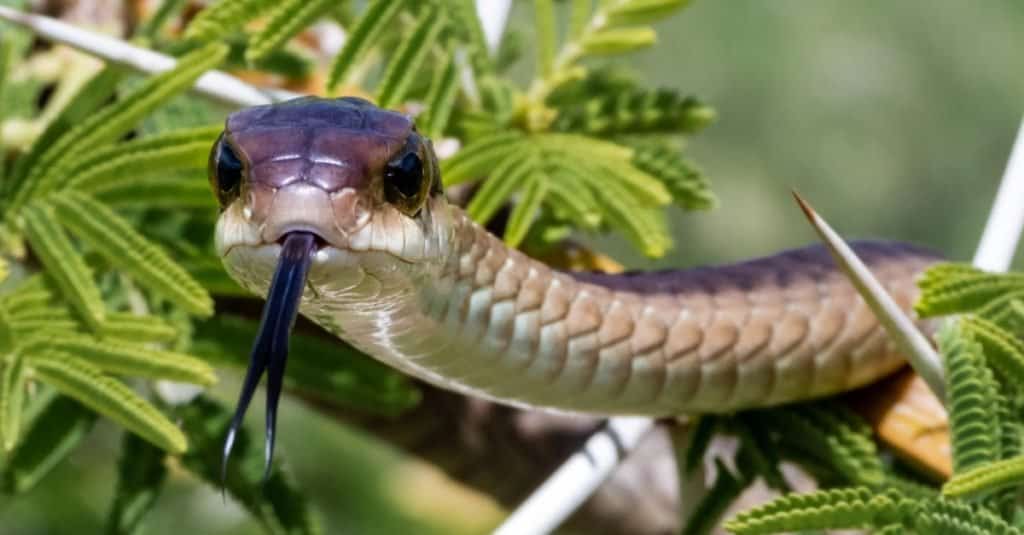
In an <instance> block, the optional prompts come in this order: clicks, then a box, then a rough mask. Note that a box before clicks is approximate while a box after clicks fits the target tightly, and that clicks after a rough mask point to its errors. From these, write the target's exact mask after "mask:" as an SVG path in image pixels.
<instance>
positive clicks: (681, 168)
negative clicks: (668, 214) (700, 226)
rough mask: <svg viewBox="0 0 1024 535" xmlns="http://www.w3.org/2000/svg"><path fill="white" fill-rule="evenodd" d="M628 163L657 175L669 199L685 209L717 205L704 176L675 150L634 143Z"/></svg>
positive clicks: (707, 208)
mask: <svg viewBox="0 0 1024 535" xmlns="http://www.w3.org/2000/svg"><path fill="white" fill-rule="evenodd" d="M634 147H635V150H636V152H635V154H634V156H633V160H632V164H633V165H634V166H636V167H637V169H640V170H641V171H644V172H646V173H648V174H649V175H651V176H653V177H655V178H657V179H658V180H660V181H661V183H662V184H664V185H665V187H666V188H668V191H669V193H670V194H671V195H672V199H673V201H674V202H675V203H676V204H677V205H679V206H681V207H683V208H685V209H687V210H709V209H712V208H714V207H715V206H717V205H718V199H716V198H715V195H714V193H712V192H711V188H710V185H709V184H708V181H707V178H706V177H704V175H702V174H701V173H700V171H698V170H697V169H696V168H695V167H694V166H693V165H692V164H691V163H690V162H689V161H687V160H685V159H684V158H683V157H682V156H681V155H680V154H679V151H678V150H675V149H672V148H671V147H669V146H667V145H665V144H659V143H644V144H637V145H635V146H634Z"/></svg>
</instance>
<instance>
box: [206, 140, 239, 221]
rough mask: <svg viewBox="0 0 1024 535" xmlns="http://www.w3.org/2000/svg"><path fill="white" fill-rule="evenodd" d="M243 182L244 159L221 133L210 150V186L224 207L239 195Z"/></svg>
mask: <svg viewBox="0 0 1024 535" xmlns="http://www.w3.org/2000/svg"><path fill="white" fill-rule="evenodd" d="M241 183H242V161H241V160H240V159H239V158H238V155H237V154H235V151H234V150H232V148H231V145H229V144H228V143H227V142H225V141H224V134H221V136H220V138H219V139H217V143H216V144H215V145H214V146H213V150H212V151H211V152H210V186H211V187H212V188H213V192H214V194H215V195H216V196H217V200H218V201H220V205H221V207H222V208H223V207H225V206H227V204H228V203H230V202H231V201H232V200H233V199H234V197H235V196H237V195H238V186H239V185H240V184H241Z"/></svg>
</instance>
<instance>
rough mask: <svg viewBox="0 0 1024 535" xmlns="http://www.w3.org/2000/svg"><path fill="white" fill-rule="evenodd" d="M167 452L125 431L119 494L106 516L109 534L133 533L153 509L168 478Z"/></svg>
mask: <svg viewBox="0 0 1024 535" xmlns="http://www.w3.org/2000/svg"><path fill="white" fill-rule="evenodd" d="M166 457H167V453H166V452H164V451H163V450H161V449H159V448H155V447H153V446H152V445H151V444H149V443H148V442H146V441H144V440H141V439H139V438H138V437H136V436H135V435H132V434H130V433H125V434H124V438H123V440H122V441H121V461H120V462H119V463H118V469H117V473H118V479H117V493H116V494H115V495H114V503H113V506H112V507H111V510H110V514H109V515H107V529H106V532H107V535H132V534H133V533H136V532H137V531H138V528H139V527H140V525H141V524H142V520H143V518H144V517H145V516H146V513H148V512H149V510H150V509H152V508H153V504H155V503H156V499H157V497H158V496H159V495H160V490H161V489H162V487H163V485H164V481H166V480H167V467H166V466H165V465H164V460H165V459H166Z"/></svg>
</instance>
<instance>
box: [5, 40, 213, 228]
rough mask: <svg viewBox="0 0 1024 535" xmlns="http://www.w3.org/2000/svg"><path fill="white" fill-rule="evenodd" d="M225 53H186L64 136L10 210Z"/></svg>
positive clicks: (43, 190)
mask: <svg viewBox="0 0 1024 535" xmlns="http://www.w3.org/2000/svg"><path fill="white" fill-rule="evenodd" d="M227 52H228V49H227V46H226V45H223V44H221V43H211V44H208V45H206V46H204V47H202V48H199V49H197V50H195V51H193V52H190V53H189V54H188V55H186V56H184V57H182V58H181V59H179V60H178V64H177V66H176V67H175V68H174V69H172V70H169V71H166V72H164V73H161V74H158V75H156V76H151V77H149V78H147V79H146V80H145V81H144V82H143V83H141V84H139V85H138V86H137V87H136V88H135V89H134V90H132V91H131V92H130V93H129V94H127V95H125V97H124V98H122V99H121V100H120V101H118V102H117V103H116V104H113V105H110V106H107V107H105V108H103V109H102V110H100V111H99V112H98V113H95V114H93V115H91V116H89V117H88V118H87V119H85V120H84V121H82V122H81V123H80V124H79V125H77V126H75V127H74V128H72V129H71V130H69V131H68V132H66V133H65V134H64V135H62V136H61V137H60V138H59V139H57V140H56V141H55V142H54V144H53V145H52V146H51V147H50V148H49V149H48V150H47V151H46V153H44V154H43V155H42V156H41V157H40V160H39V161H38V162H37V163H36V164H35V165H34V166H33V168H32V169H31V170H30V171H29V173H28V176H27V177H26V179H25V184H24V186H23V187H22V188H21V189H20V190H18V193H17V195H16V196H15V198H14V201H13V204H12V207H13V208H17V207H19V206H21V204H22V203H24V202H26V201H27V200H28V199H29V198H30V197H31V196H32V195H39V194H46V193H49V192H50V191H52V190H53V189H55V188H56V187H57V186H58V183H59V181H60V180H61V179H65V178H66V177H67V172H68V170H69V165H70V164H71V163H72V162H73V161H74V160H75V159H76V158H77V157H78V156H80V155H82V154H85V153H87V152H88V151H90V150H95V149H97V148H99V147H101V146H103V145H105V144H107V143H110V142H113V141H115V140H116V139H117V138H119V137H121V136H122V135H124V134H125V133H126V132H128V131H129V130H130V129H131V128H133V127H134V126H135V125H136V124H137V123H138V122H139V121H141V120H142V118H143V117H145V116H146V115H148V114H149V113H150V112H152V111H153V110H154V109H156V108H157V107H158V106H160V105H161V104H163V103H164V102H166V101H167V100H168V99H170V98H171V97H173V96H175V95H177V94H178V93H180V92H182V91H184V90H185V89H187V88H189V87H191V86H192V83H193V82H194V81H195V80H196V78H198V77H199V76H200V75H201V74H203V73H204V72H206V71H207V70H209V69H212V68H213V67H215V66H217V65H218V64H219V63H220V62H221V61H223V59H224V57H225V56H226V55H227Z"/></svg>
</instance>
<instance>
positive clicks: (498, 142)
mask: <svg viewBox="0 0 1024 535" xmlns="http://www.w3.org/2000/svg"><path fill="white" fill-rule="evenodd" d="M524 140H525V136H523V134H521V133H519V132H515V131H512V132H503V133H499V134H493V135H490V136H486V137H483V138H480V139H477V140H476V141H474V142H473V143H470V144H468V145H466V146H465V147H463V148H462V149H461V150H459V152H457V153H455V156H452V157H451V158H448V159H446V160H444V161H442V162H441V176H442V177H443V179H444V185H445V186H454V185H456V184H461V183H463V182H469V181H471V180H475V179H478V178H480V177H482V176H484V175H485V174H486V173H488V172H490V171H492V170H493V169H494V168H495V166H496V165H498V163H500V162H502V161H505V160H506V159H507V158H511V157H512V155H513V154H515V155H516V156H515V157H518V158H522V157H524V156H525V155H526V154H527V152H528V150H529V149H530V148H529V147H528V146H527V145H526V144H525V143H524Z"/></svg>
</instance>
